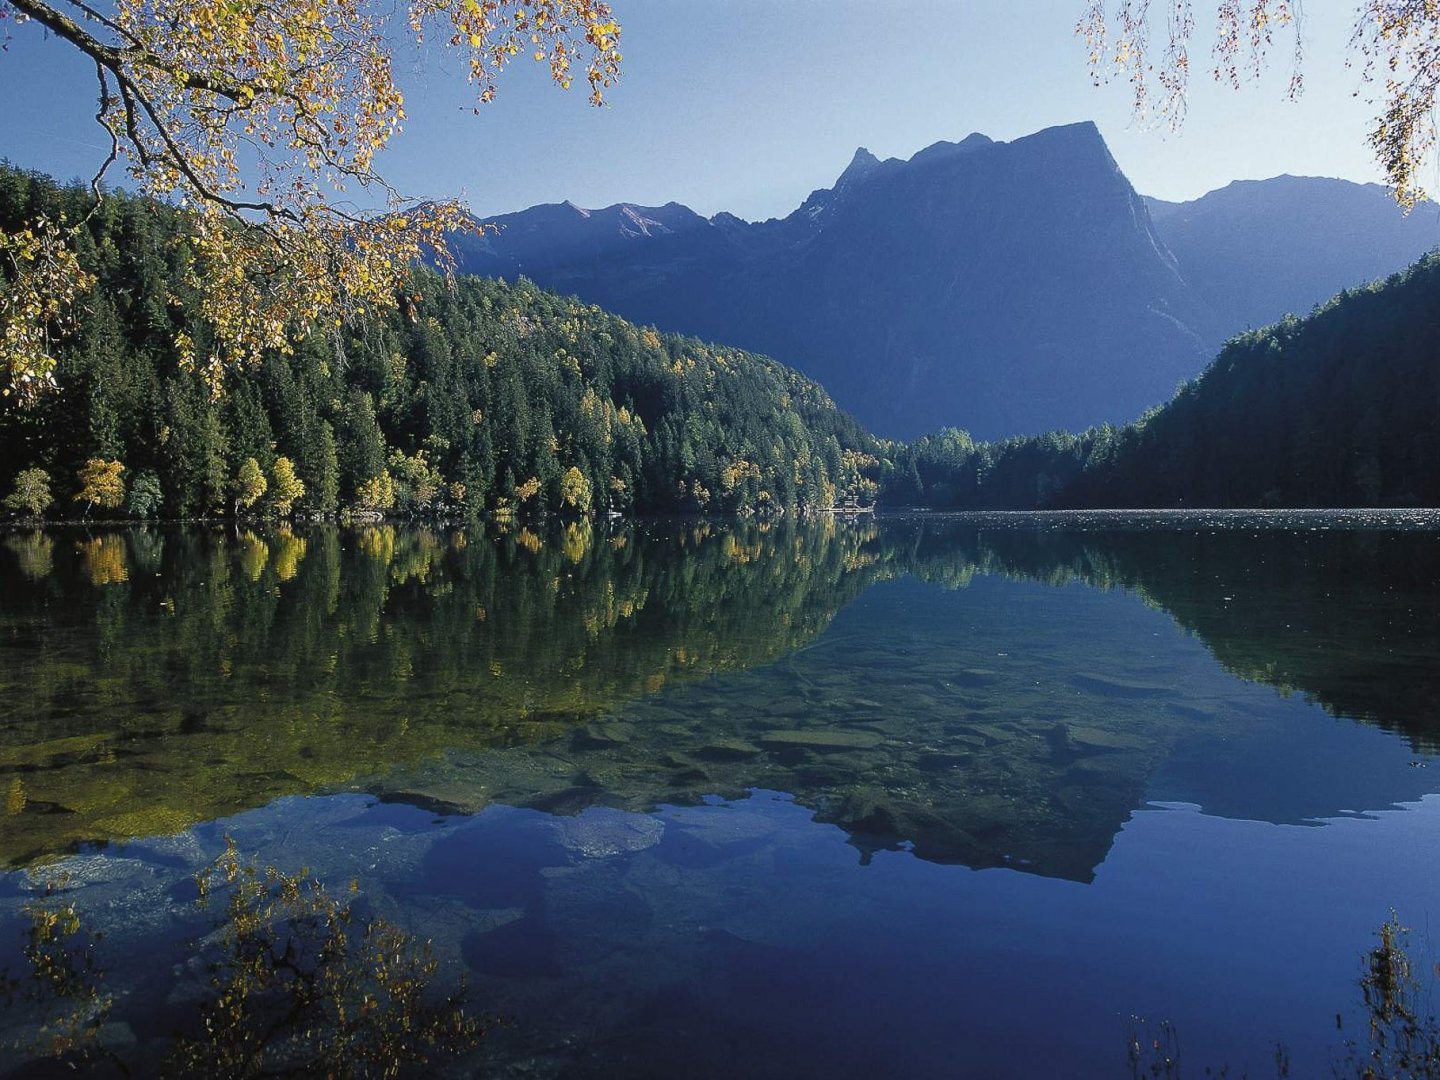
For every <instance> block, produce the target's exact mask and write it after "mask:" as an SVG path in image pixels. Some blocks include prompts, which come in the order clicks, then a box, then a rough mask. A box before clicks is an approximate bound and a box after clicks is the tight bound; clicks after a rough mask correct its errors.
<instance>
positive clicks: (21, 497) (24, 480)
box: [5, 469, 55, 518]
mask: <svg viewBox="0 0 1440 1080" xmlns="http://www.w3.org/2000/svg"><path fill="white" fill-rule="evenodd" d="M54 501H55V500H54V499H53V498H51V496H50V476H49V474H48V473H46V471H45V470H44V469H23V470H21V472H20V475H19V476H17V477H15V490H14V491H12V492H11V493H10V494H9V495H7V496H5V506H6V507H7V508H8V509H10V510H14V511H16V512H18V513H22V514H25V515H26V516H28V517H32V518H38V517H39V516H40V515H41V514H43V513H45V511H46V510H47V509H48V508H49V506H50V504H51V503H52V502H54Z"/></svg>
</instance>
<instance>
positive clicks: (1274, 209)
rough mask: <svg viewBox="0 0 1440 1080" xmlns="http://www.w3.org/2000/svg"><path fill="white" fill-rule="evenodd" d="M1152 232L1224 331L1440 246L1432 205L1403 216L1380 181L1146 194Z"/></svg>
mask: <svg viewBox="0 0 1440 1080" xmlns="http://www.w3.org/2000/svg"><path fill="white" fill-rule="evenodd" d="M1146 203H1147V205H1148V206H1149V208H1150V216H1151V219H1152V220H1153V221H1154V222H1155V229H1156V232H1158V233H1159V234H1160V238H1161V239H1162V240H1164V241H1165V245H1166V246H1167V247H1168V248H1169V249H1170V250H1171V251H1172V252H1173V253H1174V255H1175V258H1176V261H1177V262H1178V264H1179V267H1180V273H1181V274H1182V275H1183V276H1184V278H1185V280H1186V281H1187V282H1188V283H1189V284H1190V285H1191V286H1192V287H1193V288H1194V289H1195V291H1196V292H1197V293H1198V294H1199V296H1200V298H1201V299H1202V300H1203V301H1204V302H1205V303H1206V304H1208V305H1209V306H1210V307H1211V308H1212V309H1213V310H1214V311H1215V312H1216V314H1217V315H1218V316H1219V321H1220V323H1221V325H1222V326H1223V329H1224V331H1225V333H1226V334H1230V333H1236V332H1239V331H1241V330H1246V329H1253V328H1258V327H1261V326H1265V325H1267V324H1269V323H1272V322H1275V321H1276V320H1277V319H1280V318H1283V317H1284V316H1285V315H1290V314H1294V315H1304V314H1306V313H1308V312H1309V311H1310V309H1311V308H1313V307H1314V306H1315V305H1316V304H1322V303H1324V302H1325V301H1327V300H1329V299H1330V297H1332V296H1334V295H1335V294H1336V293H1338V292H1340V291H1341V290H1342V289H1349V288H1353V287H1355V286H1357V285H1363V284H1365V283H1366V282H1368V281H1374V280H1378V279H1380V278H1384V277H1386V276H1388V275H1390V274H1393V273H1395V272H1396V271H1397V270H1399V269H1401V268H1402V267H1405V266H1408V265H1410V264H1411V263H1412V262H1414V261H1415V260H1416V259H1418V258H1420V256H1421V255H1424V254H1425V253H1426V252H1428V251H1431V250H1433V249H1434V248H1435V247H1437V246H1440V206H1437V205H1436V204H1435V203H1432V202H1425V203H1421V204H1420V205H1419V206H1417V207H1416V208H1415V210H1414V211H1412V212H1411V213H1410V214H1409V215H1407V214H1406V213H1405V212H1404V211H1403V210H1402V209H1401V208H1400V207H1399V206H1398V205H1396V203H1395V200H1394V198H1393V197H1392V196H1391V195H1390V192H1389V191H1388V190H1387V189H1386V188H1383V187H1381V186H1380V185H1379V184H1354V183H1350V182H1349V181H1346V180H1331V179H1326V178H1323V177H1314V176H1277V177H1274V178H1273V179H1270V180H1237V181H1235V182H1234V183H1233V184H1230V185H1229V186H1227V187H1224V188H1221V189H1220V190H1218V191H1212V192H1210V193H1209V194H1208V195H1205V196H1203V197H1202V198H1199V199H1196V200H1195V201H1193V202H1187V203H1166V202H1161V201H1159V200H1157V199H1147V200H1146Z"/></svg>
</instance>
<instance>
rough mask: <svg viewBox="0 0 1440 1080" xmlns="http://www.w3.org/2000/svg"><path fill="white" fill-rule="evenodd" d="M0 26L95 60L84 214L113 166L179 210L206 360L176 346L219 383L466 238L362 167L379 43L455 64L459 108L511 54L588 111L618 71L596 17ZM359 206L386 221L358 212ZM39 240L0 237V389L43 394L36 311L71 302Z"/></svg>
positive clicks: (71, 284)
mask: <svg viewBox="0 0 1440 1080" xmlns="http://www.w3.org/2000/svg"><path fill="white" fill-rule="evenodd" d="M0 19H3V20H6V21H9V22H10V23H12V24H16V25H15V28H14V29H10V30H8V31H7V33H8V34H9V35H10V37H11V39H12V40H11V41H10V47H11V48H15V47H18V46H19V45H20V44H21V42H22V35H26V36H25V38H24V40H23V44H24V47H25V48H42V47H73V48H75V49H78V50H79V51H80V52H82V53H83V54H85V56H87V57H88V58H89V59H90V60H91V61H92V62H93V65H94V72H95V93H96V114H95V118H96V121H97V122H98V123H99V124H100V125H101V127H102V128H104V130H105V131H106V133H107V134H108V136H109V140H110V151H109V153H108V155H107V156H106V157H105V159H104V160H103V161H101V162H99V163H97V164H98V169H97V173H96V176H95V179H94V188H95V192H96V196H97V198H99V197H100V193H101V181H102V179H103V178H105V177H106V175H107V173H108V172H109V171H110V170H111V168H112V167H114V166H116V165H119V166H120V167H122V168H124V169H125V170H126V171H128V173H129V175H130V178H131V179H132V180H133V181H134V184H135V185H136V186H137V187H138V189H139V190H141V191H143V192H145V193H147V194H150V195H153V196H156V197H158V198H162V199H166V200H169V201H171V202H174V203H176V204H178V205H180V206H182V207H184V208H186V209H188V210H189V211H191V212H192V213H193V218H194V241H193V243H194V251H195V259H194V261H193V264H192V269H191V279H192V280H191V284H193V285H195V286H196V287H197V289H198V291H199V293H200V295H201V296H202V297H203V300H202V310H201V312H200V313H199V314H201V315H202V316H203V317H204V318H205V320H206V321H207V322H208V323H209V324H210V325H211V327H212V328H213V339H214V344H213V348H212V350H211V351H210V354H209V355H207V356H205V357H197V356H194V355H193V345H192V343H191V342H190V341H188V340H186V339H182V340H181V342H180V345H181V347H182V354H186V355H187V359H188V360H189V361H190V362H195V363H199V364H202V365H204V366H205V367H206V368H207V369H208V370H209V372H210V373H211V375H212V376H213V377H214V379H215V384H216V385H217V386H218V380H219V377H220V374H221V373H222V372H223V370H224V368H225V367H226V366H227V365H230V364H233V363H241V362H253V361H255V360H257V359H258V358H259V357H260V356H261V355H262V354H263V353H264V352H265V351H267V350H272V349H274V350H281V351H286V350H288V349H290V348H291V347H292V346H293V342H294V340H295V339H296V337H297V336H300V335H303V334H305V333H307V332H309V331H310V330H312V329H313V328H315V327H321V328H326V327H335V326H339V325H341V324H343V323H344V322H345V321H346V320H347V319H350V318H352V317H354V316H355V315H357V314H359V313H361V312H364V311H365V310H367V309H373V308H378V307H385V306H391V305H393V304H394V303H395V302H396V288H397V284H398V283H399V282H400V280H401V279H402V277H403V275H404V273H405V270H406V268H407V267H408V266H409V265H410V264H411V263H412V262H414V261H415V260H416V259H419V258H421V257H422V256H425V255H428V254H431V253H434V252H439V253H441V254H440V258H441V259H442V261H443V259H444V254H443V253H444V250H445V248H444V244H443V236H444V233H445V232H446V231H447V230H450V229H455V228H463V227H467V226H468V223H469V219H468V218H467V216H466V215H465V214H464V213H463V212H462V211H461V209H460V207H459V206H458V205H457V204H455V203H453V202H423V203H416V202H414V201H413V200H407V199H406V198H405V197H403V196H402V195H401V193H400V192H397V191H396V190H394V189H393V188H392V187H391V186H390V185H389V184H388V183H386V181H385V179H384V178H383V176H382V175H381V173H380V172H379V171H378V169H377V165H376V162H377V158H378V156H379V155H380V153H381V151H383V150H384V148H385V146H386V144H387V143H388V142H389V140H390V139H391V137H392V136H394V135H395V133H396V132H397V131H399V130H400V127H401V124H402V123H403V121H404V119H405V107H404V99H403V96H402V94H401V92H400V90H399V88H398V86H397V84H396V81H395V78H394V73H393V70H392V62H391V40H393V35H394V34H395V33H396V32H401V33H409V34H411V35H413V36H414V37H415V38H416V39H417V40H418V41H429V42H432V43H434V42H438V43H439V44H441V45H444V46H446V47H448V48H450V49H453V50H455V51H457V52H459V53H461V54H463V56H464V57H465V59H466V62H467V65H468V74H469V79H470V81H471V82H472V83H473V84H474V86H475V88H476V104H477V106H478V105H479V104H482V103H484V102H488V101H490V100H492V99H493V98H494V96H495V92H496V78H497V76H498V75H499V74H500V72H501V71H502V70H503V69H504V67H505V66H506V65H507V63H509V61H511V60H512V59H514V58H515V57H520V56H528V57H531V58H533V59H534V60H535V61H538V62H540V63H543V64H545V65H547V66H548V68H549V71H550V76H551V78H552V79H553V80H554V82H555V83H556V84H557V85H559V86H561V87H564V88H569V87H570V86H571V84H572V82H574V81H575V80H576V79H583V80H584V81H585V83H586V84H587V85H588V87H589V96H590V100H591V102H592V103H594V104H596V105H599V104H601V103H602V100H603V92H604V91H605V89H606V88H608V87H610V86H611V85H613V83H614V81H615V80H616V78H617V77H618V75H619V65H620V59H621V57H620V52H619V41H620V27H619V25H618V24H617V23H616V22H615V20H614V18H613V16H612V14H611V11H610V8H609V6H608V5H607V4H606V3H603V2H601V0H410V3H409V4H408V6H402V5H392V4H389V3H385V2H383V0H376V2H367V0H106V2H105V3H103V4H100V5H95V4H91V3H87V2H85V0H0ZM397 22H399V23H400V25H399V26H396V25H393V24H395V23H397ZM23 23H35V24H38V25H39V26H40V27H43V28H44V30H46V31H48V34H47V35H46V37H47V38H48V40H47V41H44V42H42V41H41V40H39V36H38V35H36V36H33V37H31V36H28V35H29V31H28V30H27V29H25V28H22V27H20V26H18V24H23ZM387 34H388V35H391V36H390V37H387ZM3 62H4V60H3V56H0V63H3ZM357 190H359V191H363V192H364V193H365V195H366V198H365V200H364V201H365V202H366V203H367V204H368V205H374V204H375V203H376V202H377V201H380V202H383V203H384V205H385V206H386V208H387V211H388V212H386V213H377V214H367V213H362V212H360V211H358V210H356V209H355V208H354V203H353V202H352V201H351V200H352V199H353V197H354V193H356V192H357ZM347 192H348V193H350V194H347ZM68 227H69V228H74V227H75V225H74V223H70V224H69V226H68ZM55 228H56V225H55V223H50V222H36V223H32V225H31V227H30V229H29V234H28V236H23V237H19V238H17V237H15V236H10V235H0V273H3V274H4V276H5V277H7V278H8V279H9V281H8V283H7V285H8V287H7V289H6V291H5V293H4V294H0V340H3V346H0V347H3V349H4V355H3V362H4V366H5V368H6V371H7V374H8V379H9V386H8V387H7V388H6V389H7V390H8V391H12V392H13V391H14V390H17V389H18V390H21V391H22V392H27V393H33V392H35V391H36V390H37V389H38V388H39V387H41V386H43V385H44V383H45V382H46V381H47V380H49V378H50V373H51V370H52V369H53V366H54V360H53V356H52V352H53V350H52V349H51V348H50V338H51V336H52V335H53V334H54V332H55V331H56V329H57V326H56V322H55V316H56V310H54V309H55V308H57V306H58V307H59V308H62V309H63V307H64V306H65V304H66V303H67V302H68V301H69V300H71V299H73V298H74V297H75V296H76V295H78V294H79V293H81V292H83V291H84V289H85V288H87V287H88V283H87V282H86V281H85V280H84V279H83V277H81V276H80V275H79V274H78V268H76V267H74V266H73V265H72V264H73V260H70V261H67V260H66V259H65V257H64V255H63V253H60V254H57V249H56V245H55V244H54V243H53V242H50V243H46V242H45V241H46V240H47V238H51V237H52V234H53V233H54V231H55ZM37 305H39V307H38V308H37Z"/></svg>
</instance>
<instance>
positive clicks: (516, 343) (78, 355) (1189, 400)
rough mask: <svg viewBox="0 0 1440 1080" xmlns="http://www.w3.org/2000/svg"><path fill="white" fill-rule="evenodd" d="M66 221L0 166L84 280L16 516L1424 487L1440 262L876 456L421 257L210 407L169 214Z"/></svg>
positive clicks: (7, 217)
mask: <svg viewBox="0 0 1440 1080" xmlns="http://www.w3.org/2000/svg"><path fill="white" fill-rule="evenodd" d="M91 209H92V197H91V195H90V193H89V191H88V190H86V189H83V188H81V187H79V186H78V185H76V186H71V187H62V186H60V185H58V184H56V183H55V182H54V181H52V180H50V179H48V178H45V177H42V176H37V175H34V174H30V173H25V172H21V171H19V170H15V169H10V168H4V167H0V228H3V229H15V228H18V227H19V226H20V225H21V224H22V223H24V222H27V221H30V220H33V219H35V218H36V217H37V216H39V215H41V214H44V215H48V216H50V217H52V218H55V217H59V216H62V215H63V216H65V217H66V218H68V219H69V220H70V221H78V220H81V219H82V218H85V217H86V215H87V214H89V215H90V216H89V217H88V220H87V222H86V225H85V228H84V230H83V232H82V234H81V236H80V239H79V243H78V253H79V256H80V259H81V262H82V265H84V266H85V267H86V268H87V269H88V270H90V271H91V272H92V273H93V274H94V275H95V276H96V278H97V280H98V284H97V286H96V287H95V289H94V290H92V291H91V292H90V293H89V294H88V295H86V296H85V297H83V298H82V300H81V302H80V304H79V305H78V311H77V312H76V316H77V319H76V325H75V327H74V328H73V331H72V332H70V333H68V334H66V335H65V336H63V338H61V342H60V364H59V367H58V369H57V372H56V376H57V379H58V382H59V387H58V389H57V390H54V391H51V392H47V393H44V394H42V395H40V396H39V398H38V400H36V401H35V402H33V403H29V404H24V403H21V402H19V401H18V400H17V399H16V398H14V397H10V398H6V399H4V400H3V401H0V494H4V495H7V496H8V498H6V504H7V506H9V508H10V509H12V510H14V511H16V512H17V513H20V514H22V515H25V516H40V515H43V514H47V513H48V515H50V516H62V517H63V516H76V515H78V514H80V513H81V512H82V511H84V512H87V513H88V512H90V511H91V510H92V509H93V508H94V507H96V506H99V507H100V508H101V511H102V512H103V513H105V515H106V516H110V517H114V516H117V515H118V514H128V515H131V516H135V517H147V516H149V517H154V516H163V517H171V518H176V517H196V516H211V515H221V514H236V515H251V514H271V515H284V514H290V513H298V514H303V515H306V516H330V515H334V514H337V513H340V512H343V511H347V510H353V511H360V512H376V513H387V514H401V515H424V514H433V513H457V514H458V513H462V512H463V513H490V514H501V515H506V514H519V515H524V516H529V515H537V514H543V513H548V512H562V513H573V514H577V515H580V514H589V513H598V512H604V511H606V510H611V509H613V510H616V511H619V512H622V513H630V512H640V513H646V512H648V513H664V512H680V513H726V514H729V513H741V514H744V513H761V514H764V513H773V512H780V511H793V510H796V509H804V508H823V507H829V506H833V505H837V504H845V503H859V504H861V505H866V504H870V503H872V502H875V501H877V499H878V502H879V503H880V504H881V505H882V506H893V507H905V506H926V507H931V508H934V509H1035V508H1073V507H1172V506H1196V507H1198V506H1211V507H1225V506H1232V507H1233V506H1245V507H1267V506H1274V507H1289V506H1320V507H1323V506H1407V505H1429V506H1434V505H1440V468H1437V464H1440V256H1430V257H1428V258H1427V259H1425V260H1422V261H1421V262H1420V263H1417V264H1416V265H1415V266H1414V267H1412V268H1411V269H1410V270H1409V271H1407V272H1406V273H1404V274H1400V275H1397V276H1395V277H1393V278H1391V279H1390V280H1389V281H1388V282H1385V283H1383V284H1378V285H1375V286H1370V287H1367V288H1364V289H1359V290H1354V291H1350V292H1346V293H1343V294H1341V295H1340V296H1338V297H1336V298H1335V299H1334V300H1332V301H1331V302H1330V303H1329V304H1327V305H1325V306H1324V307H1323V308H1320V309H1317V310H1316V311H1315V312H1314V313H1312V314H1311V315H1310V316H1309V317H1308V318H1305V319H1296V318H1289V319H1287V320H1285V321H1283V322H1281V323H1278V324H1276V325H1274V326H1271V327H1268V328H1266V329H1263V330H1258V331H1254V332H1251V333H1248V334H1245V335H1242V336H1240V337H1237V338H1235V339H1234V340H1232V341H1231V342H1230V343H1228V344H1227V345H1226V346H1225V347H1224V349H1222V351H1221V352H1220V354H1219V356H1218V357H1217V358H1216V360H1215V361H1214V362H1213V363H1212V364H1211V366H1210V367H1209V368H1208V369H1207V370H1206V371H1205V372H1204V373H1203V374H1202V375H1201V376H1200V377H1199V378H1197V379H1195V380H1194V381H1193V382H1191V383H1188V384H1186V385H1185V386H1183V387H1182V388H1181V389H1180V391H1179V392H1178V394H1177V395H1176V397H1175V398H1174V399H1173V400H1172V401H1171V402H1170V403H1168V404H1167V405H1165V406H1163V407H1161V408H1157V409H1155V410H1152V411H1151V412H1150V413H1148V414H1146V415H1145V416H1144V417H1142V418H1140V419H1139V420H1137V421H1136V422H1134V423H1132V424H1129V425H1127V426H1125V427H1121V428H1114V427H1109V426H1106V427H1101V428H1095V429H1091V430H1089V431H1086V432H1084V433H1082V434H1079V435H1073V434H1068V433H1063V432H1057V433H1052V434H1049V435H1043V436H1035V437H1027V438H1015V439H1009V440H1005V441H1001V442H993V443H977V442H975V441H973V440H972V439H971V438H970V437H969V436H968V435H967V434H965V433H964V432H963V431H960V430H955V429H948V430H945V431H942V432H939V433H938V434H935V435H929V436H924V437H922V438H920V439H918V440H916V441H915V442H913V443H910V444H903V443H898V442H888V441H881V440H877V439H875V438H873V437H872V436H870V435H869V434H867V433H866V432H865V431H864V430H863V429H861V428H860V426H859V425H858V424H857V423H856V422H855V421H854V420H853V419H852V418H851V417H850V416H848V415H847V414H845V413H843V412H841V411H840V410H839V409H837V408H836V406H835V405H834V403H833V402H832V401H831V399H830V397H829V396H828V395H827V394H826V393H825V391H824V390H823V389H822V388H821V387H820V386H819V385H818V384H816V383H815V382H813V381H812V380H810V379H807V378H805V377H804V376H802V375H800V374H798V373H797V372H795V371H793V370H791V369H790V368H787V367H785V366H784V365H782V364H780V363H778V362H776V361H774V360H771V359H768V358H766V357H763V356H758V355H756V354H753V353H748V352H745V351H742V350H738V349H730V348H725V347H721V346H716V345H708V344H705V343H703V342H700V341H698V340H695V339H692V338H685V337H678V336H675V335H671V334H660V333H657V332H656V331H654V330H652V329H646V328H641V327H637V326H634V325H632V324H630V323H628V322H625V321H624V320H622V319H619V318H617V317H615V316H612V315H609V314H607V313H605V312H604V311H602V310H600V309H599V308H596V307H593V306H589V305H586V304H582V303H581V302H579V301H578V300H574V299H570V298H564V297H560V296H557V295H555V294H552V293H547V292H545V291H543V290H541V289H539V288H537V287H536V286H534V285H533V284H531V283H529V282H526V281H523V280H522V281H520V282H518V283H516V284H513V285H512V284H505V283H502V282H498V281H492V280H488V279H479V278H461V279H459V280H458V281H456V282H453V283H452V282H447V281H446V280H445V279H444V278H443V277H441V276H440V275H438V274H435V273H432V272H429V271H426V270H417V271H415V273H414V275H413V278H412V280H411V282H410V283H409V286H408V289H407V295H406V296H405V297H404V299H403V302H402V304H401V307H400V310H399V311H398V312H396V313H393V314H390V315H385V316H380V317H374V318H370V319H368V320H365V321H363V322H361V323H358V324H357V326H356V328H353V329H352V328H346V329H343V330H340V331H337V332H336V333H335V334H333V335H332V334H319V333H317V334H313V335H311V336H309V337H308V338H306V339H304V340H302V341H300V342H298V343H297V344H296V348H295V351H294V353H293V354H292V355H289V356H279V355H276V356H271V357H269V358H268V359H266V360H265V362H263V363H261V364H259V365H257V366H255V367H252V368H246V369H242V370H237V371H232V372H230V373H228V374H227V376H226V378H225V382H224V386H223V392H221V393H220V394H218V395H216V394H215V393H213V392H212V391H213V388H212V387H211V386H210V385H209V384H208V383H207V381H206V379H205V377H204V375H203V373H201V372H198V371H193V370H188V369H187V368H186V367H185V366H184V365H183V364H182V363H181V360H180V355H179V352H178V350H177V348H176V340H177V335H179V334H182V333H183V335H184V336H187V337H188V338H190V339H192V340H193V341H194V343H195V350H196V352H197V354H199V355H202V356H203V355H205V354H206V352H207V337H208V332H207V329H206V327H205V326H204V325H203V323H202V322H200V321H199V320H197V319H192V318H191V317H190V316H189V314H188V313H189V312H190V311H192V310H194V309H195V305H194V303H193V300H194V297H193V296H190V295H189V294H188V293H187V288H186V286H185V284H184V281H183V276H184V275H183V268H184V266H185V264H186V260H187V259H188V258H189V247H188V243H187V239H186V232H185V218H184V215H183V214H182V213H180V212H178V211H175V210H172V209H170V208H167V207H163V206H159V205H157V204H155V203H154V202H151V201H148V200H143V199H138V198H133V197H130V196H127V195H124V194H123V193H112V194H110V195H109V196H108V197H107V198H106V199H105V200H104V201H103V202H102V203H101V204H100V206H99V208H98V209H97V210H95V211H94V213H91ZM5 272H6V268H4V267H0V278H3V276H4V273H5ZM885 377H886V376H885V372H883V371H881V370H878V369H877V371H876V373H875V378H876V379H877V380H880V379H884V378H885Z"/></svg>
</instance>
